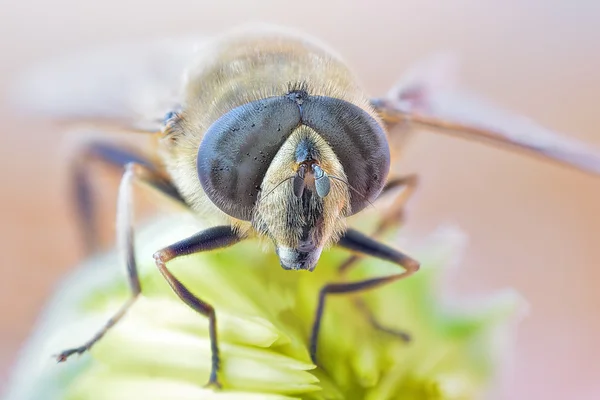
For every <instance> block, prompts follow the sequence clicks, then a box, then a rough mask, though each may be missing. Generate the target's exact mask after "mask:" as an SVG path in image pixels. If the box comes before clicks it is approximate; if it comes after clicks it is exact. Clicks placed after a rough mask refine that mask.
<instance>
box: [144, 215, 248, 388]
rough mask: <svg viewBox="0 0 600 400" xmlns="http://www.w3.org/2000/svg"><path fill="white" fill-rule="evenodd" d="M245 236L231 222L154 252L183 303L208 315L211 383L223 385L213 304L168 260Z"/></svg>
mask: <svg viewBox="0 0 600 400" xmlns="http://www.w3.org/2000/svg"><path fill="white" fill-rule="evenodd" d="M240 240H242V238H241V237H239V236H238V235H237V234H236V233H235V232H234V231H233V228H232V227H230V226H217V227H214V228H210V229H207V230H205V231H202V232H199V233H197V234H195V235H194V236H191V237H189V238H187V239H184V240H182V241H179V242H177V243H174V244H172V245H170V246H168V247H166V248H164V249H162V250H159V251H157V252H156V253H155V254H154V260H155V261H156V266H157V267H158V269H159V270H160V272H161V274H162V275H163V276H164V277H165V279H166V280H167V282H168V283H169V285H170V286H171V288H172V289H173V291H174V292H175V293H176V294H177V295H178V296H179V298H180V299H181V300H183V302H184V303H186V304H187V305H188V306H190V307H191V308H192V309H193V310H194V311H197V312H198V313H200V314H202V315H204V316H205V317H207V318H208V328H209V335H210V346H211V353H212V362H211V371H210V378H209V380H208V385H209V386H211V385H214V386H216V387H221V385H220V384H219V380H218V376H217V374H218V372H219V368H220V359H219V346H218V344H217V320H216V316H215V310H214V308H213V307H212V306H211V305H210V304H208V303H207V302H205V301H202V300H201V299H199V298H198V297H196V296H195V295H194V294H192V293H191V292H190V291H189V290H188V289H187V288H186V287H185V286H184V285H183V284H182V283H181V282H180V281H179V280H178V279H177V278H176V277H175V276H174V275H173V274H172V273H171V271H169V270H168V269H167V266H166V263H167V262H169V261H171V260H173V259H174V258H177V257H181V256H185V255H189V254H193V253H199V252H202V251H210V250H215V249H220V248H223V247H227V246H231V245H233V244H235V243H237V242H239V241H240Z"/></svg>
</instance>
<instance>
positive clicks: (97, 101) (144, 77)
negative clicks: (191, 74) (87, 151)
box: [11, 38, 203, 132]
mask: <svg viewBox="0 0 600 400" xmlns="http://www.w3.org/2000/svg"><path fill="white" fill-rule="evenodd" d="M201 43H203V41H202V40H199V39H195V38H185V39H179V40H165V41H158V42H151V43H139V44H134V43H131V44H121V45H117V46H113V47H108V48H106V49H99V50H95V51H92V52H89V53H84V54H79V55H77V56H74V57H69V58H64V59H59V60H55V61H53V62H48V63H44V64H42V65H39V66H37V67H36V68H34V69H32V70H30V71H29V72H26V73H25V74H23V76H22V78H21V79H19V80H18V82H17V83H16V84H15V85H14V87H13V90H12V93H11V102H12V103H13V104H14V105H15V106H16V107H17V109H18V110H21V111H24V112H26V113H27V114H28V115H36V116H40V117H43V118H51V119H53V120H56V121H59V122H66V123H91V124H94V125H98V124H99V125H110V126H114V127H118V128H122V129H126V130H133V131H149V132H156V131H159V130H160V128H161V124H162V120H163V118H164V116H165V114H166V113H167V112H168V111H171V110H173V109H174V108H176V107H177V106H178V103H179V99H180V96H181V89H182V83H183V78H184V73H185V70H186V68H187V67H188V66H189V65H190V63H191V62H193V60H194V57H195V56H196V54H197V52H198V50H199V48H200V45H201Z"/></svg>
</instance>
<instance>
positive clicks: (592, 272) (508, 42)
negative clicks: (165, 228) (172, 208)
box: [0, 0, 600, 400]
mask: <svg viewBox="0 0 600 400" xmlns="http://www.w3.org/2000/svg"><path fill="white" fill-rule="evenodd" d="M248 21H265V22H273V23H278V24H282V25H285V26H293V27H296V28H300V29H302V30H305V31H307V32H308V33H310V34H312V35H316V36H318V37H320V38H322V39H323V40H324V41H325V42H328V43H329V44H330V45H331V46H333V47H334V48H336V49H337V50H338V51H339V52H340V53H341V54H342V55H343V56H344V57H345V58H346V59H347V60H348V62H349V64H351V65H352V67H353V68H354V69H355V71H356V72H357V74H358V75H359V76H360V78H361V79H362V82H363V83H364V85H365V87H366V88H367V89H368V90H369V91H370V92H371V93H373V94H374V95H381V94H384V93H385V92H386V91H387V89H388V88H389V87H390V86H391V85H392V84H393V83H394V82H395V80H396V79H397V78H398V77H399V76H400V75H401V74H402V73H403V71H404V70H405V69H406V68H407V67H408V66H409V65H410V64H411V63H412V62H414V61H417V60H419V59H421V58H423V57H425V56H427V55H429V54H431V53H433V52H436V51H439V50H453V51H456V52H457V53H458V54H459V56H460V58H461V62H462V71H461V77H462V81H463V83H464V85H465V86H466V87H467V88H469V89H471V90H474V91H476V92H478V93H480V94H482V95H484V96H485V97H487V98H489V99H491V100H493V101H494V102H495V103H496V104H497V105H498V106H502V107H505V108H508V109H511V110H514V111H516V112H519V113H520V114H523V115H527V116H529V117H532V118H533V119H535V120H537V121H539V122H541V123H543V124H544V125H546V126H547V127H550V128H552V129H555V130H557V131H560V132H568V133H569V135H570V136H572V137H576V138H579V139H581V140H583V141H585V142H588V143H590V145H595V146H596V147H598V148H600V114H599V113H598V109H597V108H598V104H600V101H599V100H600V2H596V1H591V0H572V1H566V0H563V1H559V0H519V1H517V0H508V1H507V0H503V1H482V0H455V1H452V2H442V1H439V2H435V1H429V0H419V1H417V0H402V1H383V0H380V1H370V2H360V3H359V2H353V3H351V2H348V1H324V0H319V1H312V0H305V1H302V2H297V3H290V2H283V1H271V0H269V1H260V2H255V1H247V2H238V1H234V0H229V1H220V2H218V3H217V2H204V1H198V0H196V1H191V0H190V1H183V0H172V1H169V2H160V1H158V0H144V1H142V0H119V1H116V0H105V1H103V2H78V1H75V0H55V1H52V2H46V1H42V0H25V1H19V2H17V1H15V0H13V1H6V2H4V3H3V4H2V13H1V14H0V51H1V52H0V57H1V62H0V93H4V92H5V88H6V87H7V86H8V85H9V84H10V83H11V82H13V81H14V79H15V77H17V76H18V75H19V73H20V72H21V71H22V70H23V69H24V68H26V67H28V66H31V65H33V64H35V63H36V62H38V61H42V60H46V59H48V58H54V57H56V56H60V55H69V54H70V53H72V52H74V51H79V50H84V49H89V48H93V47H94V46H99V45H104V44H109V43H115V42H119V41H123V40H125V41H131V40H138V39H139V40H145V39H150V38H161V37H164V36H167V35H174V34H186V33H190V32H208V33H210V32H220V31H222V30H224V29H226V28H228V27H232V26H235V25H238V24H240V23H244V22H248ZM0 116H1V117H2V121H3V123H2V133H1V134H0V135H1V136H0V140H1V141H2V142H1V147H0V174H1V178H0V181H1V182H2V195H1V196H0V213H1V215H0V221H2V223H1V224H0V227H1V228H0V254H2V262H0V273H1V276H2V279H1V280H0V313H1V317H2V319H1V321H2V322H1V328H0V391H1V388H2V386H3V385H4V384H5V382H6V378H7V375H8V372H9V370H10V365H11V363H12V362H13V361H14V359H15V357H16V356H17V351H18V349H19V347H20V346H21V344H22V342H23V340H24V339H25V338H26V337H27V335H28V333H29V331H30V329H31V327H32V324H33V323H34V321H35V319H36V316H37V315H38V313H39V311H40V309H41V307H42V306H43V304H44V302H45V300H46V299H47V297H48V296H49V295H50V294H51V293H52V290H53V287H54V285H55V284H56V282H58V280H59V279H60V278H61V276H63V275H64V274H65V273H67V272H68V271H70V270H71V268H72V267H73V266H74V265H75V264H76V263H77V262H78V260H79V259H80V257H81V256H82V252H81V247H80V241H78V239H77V230H76V227H75V224H74V221H73V211H72V209H71V206H70V198H69V193H68V191H67V189H68V180H67V171H68V170H67V163H66V160H67V156H66V153H65V149H66V148H68V145H65V143H64V140H65V138H66V136H65V135H64V132H61V131H60V130H57V129H55V128H50V127H48V126H44V125H42V124H41V123H38V122H35V123H34V122H32V121H27V120H25V119H23V118H18V117H15V116H14V115H13V113H11V111H10V109H9V108H8V106H6V105H2V106H0ZM405 156H406V157H405V158H404V159H403V160H402V164H401V165H402V168H403V169H404V170H405V171H406V172H419V173H420V174H421V178H422V185H421V187H420V190H419V193H418V195H417V196H416V198H415V199H414V200H413V202H412V203H411V205H410V207H409V211H410V212H409V221H408V224H407V227H406V229H407V230H408V231H409V232H410V233H411V235H413V236H414V237H415V240H418V239H419V238H421V237H424V236H425V235H426V234H427V233H429V232H431V231H432V230H434V229H435V228H436V227H437V226H438V225H440V224H446V223H452V224H456V225H458V226H459V227H461V229H463V230H464V231H465V232H466V233H467V235H468V236H469V238H470V245H469V247H468V251H467V254H466V256H465V258H464V261H463V263H462V264H463V266H462V268H461V269H460V270H459V271H458V273H457V274H456V276H454V277H452V279H451V283H452V288H453V290H454V291H455V292H458V293H460V294H463V293H464V294H471V293H475V294H476V293H483V292H486V291H490V290H492V289H497V288H504V287H514V288H516V289H517V290H518V291H519V292H521V293H522V294H523V296H524V297H526V299H527V300H528V301H529V303H530V306H531V310H530V314H529V316H528V317H527V318H526V319H525V320H524V322H523V323H522V325H521V327H520V331H519V336H518V341H517V344H516V355H515V360H514V369H513V374H514V376H513V378H512V382H511V386H510V388H509V391H508V395H507V398H510V399H565V398H569V399H590V400H591V399H598V398H600V364H599V363H598V359H600V344H599V341H600V339H598V338H600V313H599V311H598V310H599V308H600V290H598V285H599V284H600V212H599V210H598V208H599V205H600V179H598V178H593V177H590V176H587V175H585V174H583V173H578V172H577V171H573V170H570V169H567V168H562V167H559V166H555V165H552V164H548V163H544V162H539V161H537V160H532V159H529V158H526V157H522V156H520V155H515V154H511V153H507V152H504V151H501V150H497V149H494V148H488V147H485V146H483V145H479V144H473V143H468V142H464V141H462V140H459V139H453V138H447V137H443V136H439V135H433V134H429V133H424V134H419V135H418V136H417V137H415V138H414V139H413V140H412V141H411V142H410V143H409V148H408V149H407V150H406V152H405ZM116 182H117V181H116V180H114V179H113V180H111V179H107V180H106V184H105V185H104V186H101V187H102V189H101V190H100V194H101V198H102V199H103V202H104V203H105V204H106V206H105V207H103V210H102V213H103V214H102V215H103V216H104V217H103V218H104V219H105V220H106V231H107V233H106V238H107V242H108V243H110V240H112V239H111V229H112V221H113V219H114V218H113V214H112V212H113V211H114V200H115V198H116V189H117V188H116ZM40 356H41V357H45V356H46V355H40Z"/></svg>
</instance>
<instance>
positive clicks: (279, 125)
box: [196, 96, 300, 221]
mask: <svg viewBox="0 0 600 400" xmlns="http://www.w3.org/2000/svg"><path fill="white" fill-rule="evenodd" d="M299 123H300V110H299V108H298V106H297V105H296V103H294V102H292V101H290V100H289V99H288V98H286V97H283V96H281V97H270V98H266V99H262V100H257V101H253V102H250V103H247V104H244V105H241V106H239V107H236V108H234V109H233V110H231V111H229V112H228V113H227V114H225V115H223V116H222V117H221V118H219V119H218V120H216V121H215V122H214V123H213V124H212V125H211V126H210V127H209V128H208V130H207V131H206V133H205V135H204V138H203V139H202V142H201V143H200V147H199V149H198V159H197V161H196V166H197V170H198V178H199V179H200V183H201V185H202V188H203V189H204V192H205V193H206V195H207V196H208V198H209V199H210V200H211V201H212V202H213V203H214V204H215V205H216V206H217V207H218V208H219V209H220V210H221V211H223V212H224V213H226V214H227V215H230V216H232V217H234V218H237V219H241V220H245V221H250V220H251V219H252V211H253V209H254V204H255V203H256V200H257V198H258V192H259V190H260V187H261V184H262V181H263V179H264V176H265V174H266V172H267V169H268V168H269V165H270V164H271V161H272V160H273V158H274V157H275V154H276V153H277V151H278V150H279V148H280V147H281V146H282V145H283V143H284V142H285V141H286V140H287V138H288V137H289V136H290V134H291V133H292V130H293V129H294V128H296V127H297V126H298V124H299Z"/></svg>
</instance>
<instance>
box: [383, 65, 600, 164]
mask: <svg viewBox="0 0 600 400" xmlns="http://www.w3.org/2000/svg"><path fill="white" fill-rule="evenodd" d="M433 61H434V63H430V64H426V65H425V66H426V67H427V68H424V69H423V71H425V72H426V73H424V74H421V75H419V79H416V80H414V79H413V80H412V81H410V82H412V84H407V83H405V81H402V82H401V84H400V85H398V86H397V87H396V88H395V89H393V90H392V91H391V92H390V93H389V94H388V96H387V98H384V99H379V100H374V105H375V106H376V107H377V108H378V109H380V110H381V112H382V116H383V118H384V119H385V120H386V121H388V122H390V123H392V124H394V123H404V124H409V125H410V126H412V127H417V128H418V127H421V128H426V129H428V130H432V131H434V132H439V133H445V134H449V135H453V136H457V137H462V138H465V139H469V140H474V141H479V142H484V143H488V144H492V145H495V146H499V147H505V148H509V149H512V150H517V151H522V152H525V153H528V154H530V155H534V156H538V157H542V158H546V159H548V160H551V161H555V162H559V163H562V164H565V165H568V166H571V167H574V168H576V169H579V170H582V171H584V172H588V173H591V174H595V175H600V151H599V150H598V149H594V148H593V147H591V146H590V145H588V144H585V143H584V142H581V141H579V140H577V139H574V138H572V137H570V135H568V134H561V133H557V132H554V131H552V130H550V129H547V128H545V127H543V126H542V125H540V124H538V123H536V122H534V121H532V120H530V119H528V118H525V117H522V116H519V115H516V114H514V113H511V112H508V111H505V110H502V109H500V108H498V107H496V106H494V105H492V104H490V103H489V102H487V101H486V100H483V99H481V98H478V97H477V96H475V95H472V94H470V93H468V92H465V91H462V90H460V89H456V88H455V85H454V84H448V85H444V84H441V81H440V82H438V81H435V80H428V77H431V79H433V78H436V79H438V78H439V77H443V76H450V75H451V74H445V73H443V71H444V70H446V69H447V66H448V65H447V64H446V63H440V59H435V60H433ZM427 71H428V72H427ZM438 80H439V79H438Z"/></svg>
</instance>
